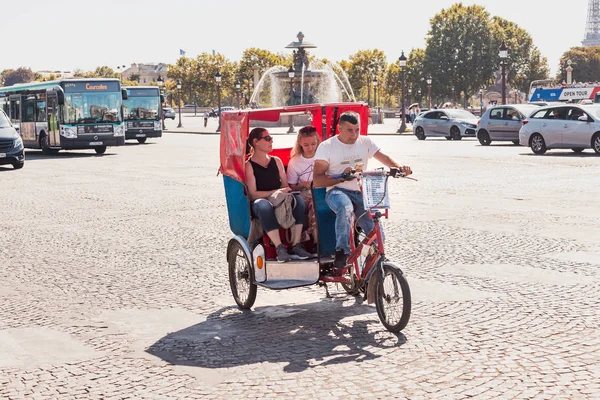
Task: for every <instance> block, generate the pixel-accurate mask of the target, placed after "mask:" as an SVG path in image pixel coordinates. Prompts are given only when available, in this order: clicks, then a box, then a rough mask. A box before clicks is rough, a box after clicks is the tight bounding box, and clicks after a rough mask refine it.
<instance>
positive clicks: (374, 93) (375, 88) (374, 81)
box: [373, 76, 379, 124]
mask: <svg viewBox="0 0 600 400" xmlns="http://www.w3.org/2000/svg"><path fill="white" fill-rule="evenodd" d="M373 105H374V106H375V122H374V123H375V124H378V123H379V109H378V108H377V76H374V77H373Z"/></svg>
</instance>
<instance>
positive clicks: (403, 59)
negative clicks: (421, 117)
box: [398, 50, 406, 133]
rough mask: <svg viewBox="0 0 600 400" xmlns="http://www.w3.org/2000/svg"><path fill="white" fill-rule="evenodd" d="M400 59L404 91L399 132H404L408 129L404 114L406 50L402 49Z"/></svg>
mask: <svg viewBox="0 0 600 400" xmlns="http://www.w3.org/2000/svg"><path fill="white" fill-rule="evenodd" d="M398 61H400V69H401V70H402V88H401V89H400V91H401V93H402V96H401V103H400V119H401V121H402V122H401V123H400V128H398V133H404V132H405V131H406V118H405V115H404V70H405V69H406V56H405V55H404V50H402V54H400V58H398Z"/></svg>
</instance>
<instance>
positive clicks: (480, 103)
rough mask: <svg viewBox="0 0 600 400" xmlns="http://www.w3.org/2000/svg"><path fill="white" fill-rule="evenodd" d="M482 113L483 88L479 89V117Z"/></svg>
mask: <svg viewBox="0 0 600 400" xmlns="http://www.w3.org/2000/svg"><path fill="white" fill-rule="evenodd" d="M482 115H483V89H479V117H481V116H482Z"/></svg>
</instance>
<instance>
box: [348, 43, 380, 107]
mask: <svg viewBox="0 0 600 400" xmlns="http://www.w3.org/2000/svg"><path fill="white" fill-rule="evenodd" d="M344 65H348V67H347V68H348V69H347V70H346V74H347V75H348V80H349V82H350V85H351V86H352V89H353V90H354V94H355V95H356V97H357V100H359V99H362V100H367V101H369V102H371V87H372V84H373V78H374V77H377V81H378V84H379V82H381V83H382V86H385V84H384V82H383V81H384V74H385V70H386V68H387V61H386V57H385V53H384V52H383V51H381V50H378V49H373V50H359V51H357V52H356V53H354V54H352V55H351V56H350V60H349V61H348V64H344Z"/></svg>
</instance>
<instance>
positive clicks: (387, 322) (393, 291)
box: [375, 262, 411, 332]
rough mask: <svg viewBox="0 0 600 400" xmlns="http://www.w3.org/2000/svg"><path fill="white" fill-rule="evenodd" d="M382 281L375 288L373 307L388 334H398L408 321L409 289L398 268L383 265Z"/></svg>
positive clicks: (386, 264) (390, 264)
mask: <svg viewBox="0 0 600 400" xmlns="http://www.w3.org/2000/svg"><path fill="white" fill-rule="evenodd" d="M382 267H383V279H382V280H381V281H380V282H379V285H378V286H377V298H376V300H375V306H376V308H377V314H378V315H379V319H380V320H381V323H382V324H383V326H385V328H386V329H387V330H388V331H390V332H400V331H401V330H402V329H404V328H405V327H406V325H407V324H408V320H409V319H410V308H411V302H410V288H409V287H408V282H407V281H406V278H405V277H404V275H403V274H402V271H401V270H400V268H398V267H396V266H395V265H393V264H392V263H389V262H384V263H383V266H382Z"/></svg>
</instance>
